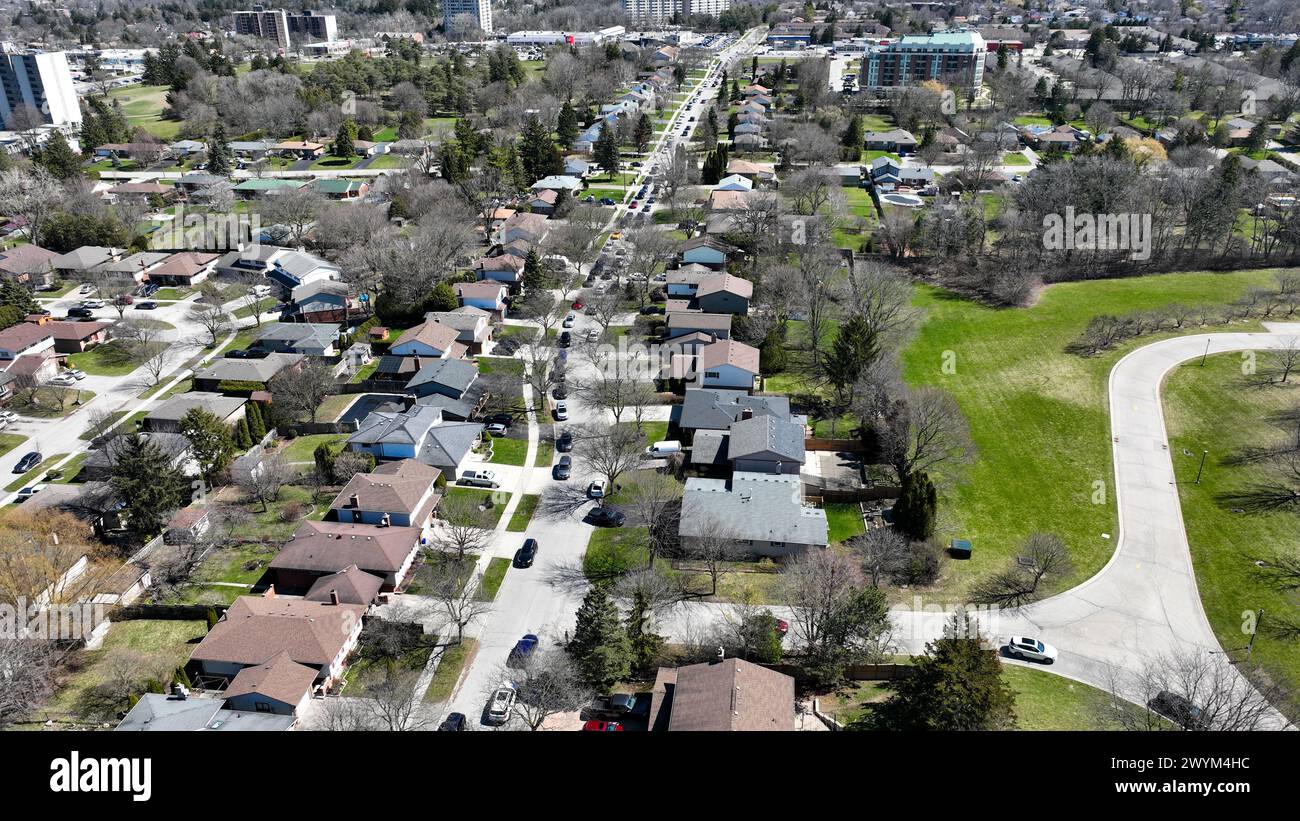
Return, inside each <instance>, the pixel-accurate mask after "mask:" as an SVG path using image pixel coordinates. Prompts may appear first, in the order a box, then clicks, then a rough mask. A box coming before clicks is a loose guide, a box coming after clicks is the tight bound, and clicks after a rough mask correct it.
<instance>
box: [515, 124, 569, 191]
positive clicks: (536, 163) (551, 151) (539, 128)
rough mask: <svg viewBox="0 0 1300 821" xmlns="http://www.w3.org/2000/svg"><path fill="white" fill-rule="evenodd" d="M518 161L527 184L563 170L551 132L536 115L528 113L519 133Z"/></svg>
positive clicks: (562, 162) (562, 163) (561, 160)
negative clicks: (522, 168) (521, 164)
mask: <svg viewBox="0 0 1300 821" xmlns="http://www.w3.org/2000/svg"><path fill="white" fill-rule="evenodd" d="M518 152H519V161H520V162H521V163H523V167H524V178H525V179H526V180H527V184H528V185H532V184H533V183H535V182H537V181H538V180H540V179H541V178H542V177H545V176H548V175H551V174H555V173H557V165H558V166H559V168H558V171H563V170H564V161H563V159H561V158H560V155H559V151H558V150H557V149H556V147H555V141H554V140H552V139H551V132H550V130H549V129H548V128H547V127H546V125H545V124H544V123H542V121H541V119H539V118H538V117H537V116H536V115H531V114H530V115H529V117H528V120H527V122H525V123H524V129H523V131H522V132H521V133H520V135H519V148H518Z"/></svg>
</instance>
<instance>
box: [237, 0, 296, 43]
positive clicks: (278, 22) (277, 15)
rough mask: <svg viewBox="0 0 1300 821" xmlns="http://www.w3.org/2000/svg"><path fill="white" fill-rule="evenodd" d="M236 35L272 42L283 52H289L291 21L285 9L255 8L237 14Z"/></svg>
mask: <svg viewBox="0 0 1300 821" xmlns="http://www.w3.org/2000/svg"><path fill="white" fill-rule="evenodd" d="M235 34H244V35H247V36H249V37H256V38H258V39H259V40H270V41H271V42H272V43H275V45H276V47H277V48H279V49H280V50H281V51H288V50H289V19H288V15H286V14H285V12H284V9H275V10H271V9H266V8H263V7H262V6H253V10H252V11H237V12H235Z"/></svg>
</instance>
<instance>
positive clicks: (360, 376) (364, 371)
mask: <svg viewBox="0 0 1300 821" xmlns="http://www.w3.org/2000/svg"><path fill="white" fill-rule="evenodd" d="M377 370H379V360H378V359H372V360H370V361H369V362H367V363H366V364H364V365H362V366H361V367H360V368H358V369H357V372H356V373H355V374H353V375H352V379H350V380H349V381H350V382H352V383H353V384H360V383H362V382H365V381H366V380H367V379H369V378H370V377H371V376H373V375H374V373H375V371H377Z"/></svg>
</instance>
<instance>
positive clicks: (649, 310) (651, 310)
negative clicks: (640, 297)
mask: <svg viewBox="0 0 1300 821" xmlns="http://www.w3.org/2000/svg"><path fill="white" fill-rule="evenodd" d="M663 312H664V308H663V306H662V305H646V306H645V307H643V308H642V309H641V315H642V316H650V315H652V314H662V313H663Z"/></svg>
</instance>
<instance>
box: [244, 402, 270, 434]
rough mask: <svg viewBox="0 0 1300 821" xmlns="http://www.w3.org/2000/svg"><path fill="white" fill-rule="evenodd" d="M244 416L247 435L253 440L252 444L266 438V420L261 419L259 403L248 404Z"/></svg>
mask: <svg viewBox="0 0 1300 821" xmlns="http://www.w3.org/2000/svg"><path fill="white" fill-rule="evenodd" d="M245 416H246V417H247V418H248V435H249V436H251V437H252V438H253V442H254V444H256V443H257V442H260V441H262V440H263V439H264V438H266V420H265V419H264V418H263V417H262V405H261V403H260V402H249V403H248V410H247V411H246V412H245Z"/></svg>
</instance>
